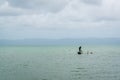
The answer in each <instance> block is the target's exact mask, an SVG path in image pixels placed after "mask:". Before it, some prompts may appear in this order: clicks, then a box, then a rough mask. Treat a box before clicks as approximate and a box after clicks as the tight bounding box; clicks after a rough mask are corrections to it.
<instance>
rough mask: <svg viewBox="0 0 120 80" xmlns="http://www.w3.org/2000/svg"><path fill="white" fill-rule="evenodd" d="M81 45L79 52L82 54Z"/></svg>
mask: <svg viewBox="0 0 120 80" xmlns="http://www.w3.org/2000/svg"><path fill="white" fill-rule="evenodd" d="M81 48H82V47H81V46H80V47H79V52H78V54H82V50H81Z"/></svg>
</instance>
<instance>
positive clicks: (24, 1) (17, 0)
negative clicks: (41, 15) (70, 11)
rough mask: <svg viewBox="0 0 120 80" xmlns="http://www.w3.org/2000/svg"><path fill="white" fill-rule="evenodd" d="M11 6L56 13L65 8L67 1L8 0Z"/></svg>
mask: <svg viewBox="0 0 120 80" xmlns="http://www.w3.org/2000/svg"><path fill="white" fill-rule="evenodd" d="M8 2H9V3H10V5H11V6H13V7H18V8H26V9H33V10H39V11H41V12H48V11H49V12H58V11H60V10H61V9H63V8H64V7H65V5H66V4H67V0H8Z"/></svg>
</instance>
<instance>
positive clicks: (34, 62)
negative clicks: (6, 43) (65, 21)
mask: <svg viewBox="0 0 120 80" xmlns="http://www.w3.org/2000/svg"><path fill="white" fill-rule="evenodd" d="M93 48H94V50H92V49H93ZM87 50H90V51H93V52H94V54H87V53H86V52H87ZM77 51H78V50H77V47H73V46H57V47H56V46H53V47H47V46H46V47H0V80H120V77H119V75H120V62H119V61H120V51H119V47H113V46H112V48H111V47H110V46H107V47H105V46H102V47H99V46H95V47H90V48H89V47H86V49H83V51H84V52H85V53H86V54H85V53H84V54H82V55H77Z"/></svg>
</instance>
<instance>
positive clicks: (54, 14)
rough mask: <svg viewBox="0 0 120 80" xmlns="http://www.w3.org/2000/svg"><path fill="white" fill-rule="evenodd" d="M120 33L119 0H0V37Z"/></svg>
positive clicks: (118, 34)
mask: <svg viewBox="0 0 120 80" xmlns="http://www.w3.org/2000/svg"><path fill="white" fill-rule="evenodd" d="M91 37H92V38H93V37H95V38H105V37H120V0H0V39H27V38H47V39H61V38H91Z"/></svg>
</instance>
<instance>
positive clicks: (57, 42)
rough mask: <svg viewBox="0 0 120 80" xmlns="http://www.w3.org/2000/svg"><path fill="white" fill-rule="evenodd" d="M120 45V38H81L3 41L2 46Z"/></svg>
mask: <svg viewBox="0 0 120 80" xmlns="http://www.w3.org/2000/svg"><path fill="white" fill-rule="evenodd" d="M89 44H92V45H95V44H99V45H108V44H113V45H114V44H115V45H120V38H80V39H21V40H7V39H1V40H0V46H11V45H28V46H29V45H34V46H35V45H36V46H37V45H89Z"/></svg>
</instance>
